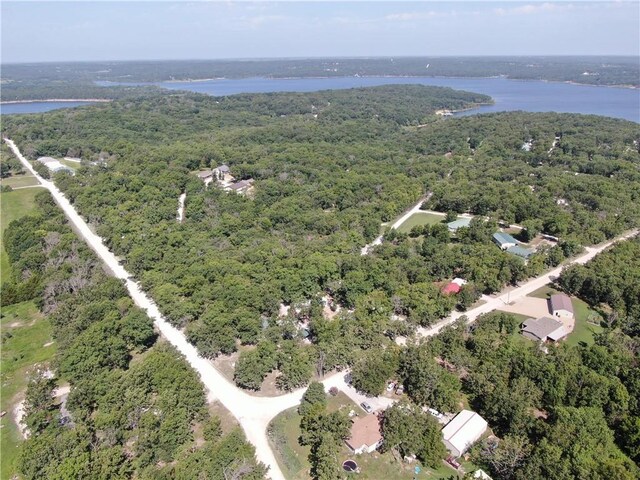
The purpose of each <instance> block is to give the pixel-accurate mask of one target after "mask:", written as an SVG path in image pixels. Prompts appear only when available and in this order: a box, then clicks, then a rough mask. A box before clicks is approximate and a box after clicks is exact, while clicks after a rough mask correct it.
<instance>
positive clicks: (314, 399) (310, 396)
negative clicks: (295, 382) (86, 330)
mask: <svg viewBox="0 0 640 480" xmlns="http://www.w3.org/2000/svg"><path fill="white" fill-rule="evenodd" d="M316 405H319V408H321V409H322V411H324V410H325V409H326V406H327V394H326V392H325V391H324V385H323V384H322V383H320V382H311V383H310V384H309V386H308V387H307V390H306V391H305V392H304V395H302V400H301V401H300V405H299V406H298V413H299V414H300V415H301V416H303V417H304V416H306V414H307V412H308V411H309V409H310V407H315V406H316Z"/></svg>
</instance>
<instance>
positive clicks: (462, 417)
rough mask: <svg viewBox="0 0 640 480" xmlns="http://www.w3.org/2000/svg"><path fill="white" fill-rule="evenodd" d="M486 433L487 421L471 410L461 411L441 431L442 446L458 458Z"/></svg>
mask: <svg viewBox="0 0 640 480" xmlns="http://www.w3.org/2000/svg"><path fill="white" fill-rule="evenodd" d="M486 431H487V421H486V420H485V419H484V418H482V417H481V416H480V415H478V414H477V413H476V412H472V411H471V410H462V411H461V412H460V413H459V414H458V415H456V416H455V418H454V419H453V420H451V421H450V422H449V423H448V424H447V426H446V427H444V428H443V429H442V437H443V441H444V446H445V447H447V450H449V452H451V455H453V456H454V457H459V456H461V455H463V454H464V452H466V451H467V450H468V449H469V447H471V445H473V444H474V443H475V442H477V441H478V439H479V438H480V437H481V436H482V435H483V434H484V432H486Z"/></svg>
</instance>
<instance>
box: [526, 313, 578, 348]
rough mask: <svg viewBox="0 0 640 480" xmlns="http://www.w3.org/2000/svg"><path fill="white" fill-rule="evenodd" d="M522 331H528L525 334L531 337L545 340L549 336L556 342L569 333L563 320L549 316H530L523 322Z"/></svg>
mask: <svg viewBox="0 0 640 480" xmlns="http://www.w3.org/2000/svg"><path fill="white" fill-rule="evenodd" d="M522 333H528V334H529V335H525V336H528V337H529V338H531V336H533V337H535V338H536V339H538V340H543V341H544V340H546V339H547V338H549V339H551V340H553V341H554V342H555V341H557V340H560V339H561V338H563V337H565V336H567V334H568V332H567V331H566V329H565V328H564V325H563V324H562V322H559V321H558V320H555V319H553V318H549V317H540V318H530V319H529V320H527V321H525V322H524V323H523V324H522Z"/></svg>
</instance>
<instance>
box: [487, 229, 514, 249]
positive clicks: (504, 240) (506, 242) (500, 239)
mask: <svg viewBox="0 0 640 480" xmlns="http://www.w3.org/2000/svg"><path fill="white" fill-rule="evenodd" d="M493 241H494V242H495V244H496V245H498V246H499V247H500V248H501V249H502V250H506V249H507V248H509V247H515V246H516V245H518V241H517V240H516V239H515V238H513V237H512V236H511V235H509V234H508V233H504V232H496V233H494V234H493Z"/></svg>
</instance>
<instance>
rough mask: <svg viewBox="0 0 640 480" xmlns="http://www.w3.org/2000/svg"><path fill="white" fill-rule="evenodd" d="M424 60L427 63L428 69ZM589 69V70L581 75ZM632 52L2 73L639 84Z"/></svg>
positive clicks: (151, 64) (118, 65)
mask: <svg viewBox="0 0 640 480" xmlns="http://www.w3.org/2000/svg"><path fill="white" fill-rule="evenodd" d="M427 65H428V68H427ZM585 72H588V73H589V75H583V74H584V73H585ZM639 72H640V64H639V62H638V59H637V57H619V56H616V57H606V56H600V57H595V56H588V57H580V56H575V57H567V56H559V57H398V58H339V59H333V58H313V59H297V60H185V61H147V62H109V63H103V62H90V63H46V64H7V65H3V67H2V77H3V79H5V80H12V81H19V80H22V81H27V80H29V81H34V82H36V81H37V82H48V83H50V84H54V85H55V84H56V83H60V82H71V81H74V80H77V79H82V80H84V81H93V80H110V81H126V82H132V81H138V82H162V81H167V80H192V79H208V78H221V77H225V78H243V77H244V78H246V77H273V78H290V77H344V76H353V75H360V76H418V77H423V76H433V77H495V76H505V77H507V78H515V79H530V80H552V81H561V82H566V81H571V82H576V83H586V84H592V85H633V86H638V78H640V74H639Z"/></svg>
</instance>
